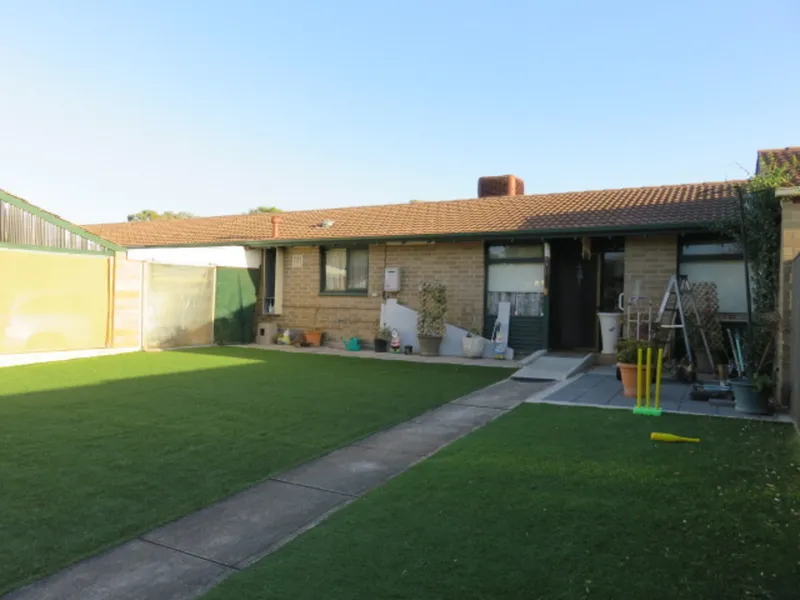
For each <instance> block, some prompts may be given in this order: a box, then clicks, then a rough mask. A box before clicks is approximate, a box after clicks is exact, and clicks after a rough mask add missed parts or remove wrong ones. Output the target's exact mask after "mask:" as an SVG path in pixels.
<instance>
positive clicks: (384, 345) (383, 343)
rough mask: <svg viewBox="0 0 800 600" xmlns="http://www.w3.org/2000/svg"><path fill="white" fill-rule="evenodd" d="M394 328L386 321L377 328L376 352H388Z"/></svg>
mask: <svg viewBox="0 0 800 600" xmlns="http://www.w3.org/2000/svg"><path fill="white" fill-rule="evenodd" d="M391 339H392V330H391V329H389V326H388V325H387V324H386V323H379V324H378V326H377V327H376V328H375V352H388V350H389V341H390V340H391Z"/></svg>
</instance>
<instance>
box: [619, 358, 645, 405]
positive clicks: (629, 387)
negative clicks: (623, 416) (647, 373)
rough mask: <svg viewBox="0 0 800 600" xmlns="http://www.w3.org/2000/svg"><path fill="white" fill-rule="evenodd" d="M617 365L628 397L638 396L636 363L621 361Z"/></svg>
mask: <svg viewBox="0 0 800 600" xmlns="http://www.w3.org/2000/svg"><path fill="white" fill-rule="evenodd" d="M617 366H618V367H619V372H620V374H621V375H622V388H623V390H624V391H623V393H624V394H625V396H626V397H627V398H636V365H627V364H624V363H620V364H619V365H617ZM642 368H644V367H642Z"/></svg>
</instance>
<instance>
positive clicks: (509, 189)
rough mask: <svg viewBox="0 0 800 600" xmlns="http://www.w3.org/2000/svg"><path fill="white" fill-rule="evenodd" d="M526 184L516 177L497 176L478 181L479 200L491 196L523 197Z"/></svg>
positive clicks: (482, 178)
mask: <svg viewBox="0 0 800 600" xmlns="http://www.w3.org/2000/svg"><path fill="white" fill-rule="evenodd" d="M524 193H525V182H524V181H523V180H522V179H520V178H519V177H515V176H514V175H496V176H489V177H481V178H480V179H478V198H487V197H489V196H521V195H522V194H524Z"/></svg>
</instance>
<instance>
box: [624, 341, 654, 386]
mask: <svg viewBox="0 0 800 600" xmlns="http://www.w3.org/2000/svg"><path fill="white" fill-rule="evenodd" d="M648 346H649V344H648V343H647V342H641V341H638V340H620V341H619V343H618V344H617V366H618V367H619V371H620V376H621V379H622V389H623V393H624V394H625V396H626V397H628V398H636V387H637V382H636V377H637V369H636V365H637V363H638V360H639V349H640V348H641V349H642V354H643V355H644V356H643V360H646V356H647V354H646V352H647V348H648Z"/></svg>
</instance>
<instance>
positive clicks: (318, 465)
mask: <svg viewBox="0 0 800 600" xmlns="http://www.w3.org/2000/svg"><path fill="white" fill-rule="evenodd" d="M417 460H418V458H417V457H416V456H414V455H412V454H405V453H402V452H397V451H392V450H385V449H383V448H368V447H366V446H347V447H346V448H342V449H340V450H335V451H333V452H331V453H330V454H328V455H326V456H323V457H322V458H319V459H317V460H314V461H311V462H309V463H306V464H304V465H300V466H299V467H295V468H294V469H291V470H289V471H286V472H284V473H281V474H280V475H278V476H277V477H276V478H275V479H276V480H277V481H285V482H287V483H296V484H299V485H303V486H308V487H312V488H317V489H323V490H332V491H335V492H339V493H340V494H347V495H350V496H358V495H360V494H363V493H364V492H366V491H368V490H371V489H372V488H374V487H377V486H378V485H380V484H381V483H383V482H384V481H386V480H387V479H389V478H390V477H391V476H392V475H397V474H398V473H400V472H401V471H404V470H406V469H407V468H408V467H410V466H411V465H412V464H414V463H415V462H417Z"/></svg>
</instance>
